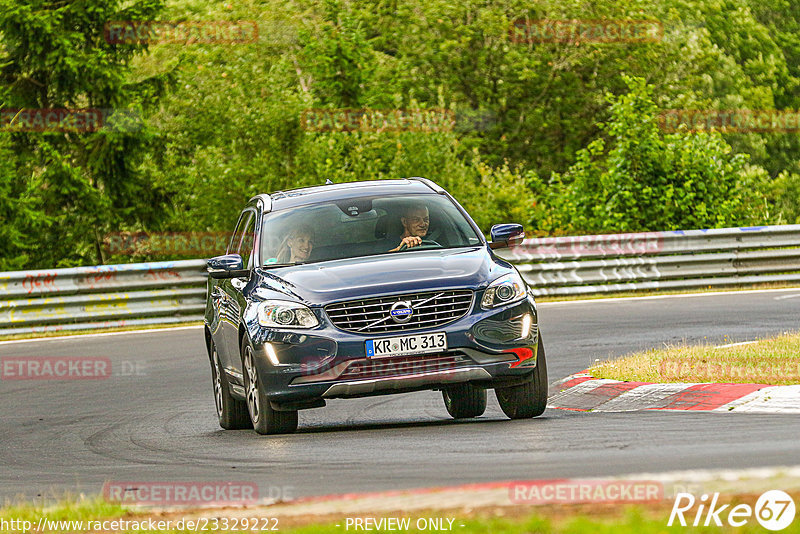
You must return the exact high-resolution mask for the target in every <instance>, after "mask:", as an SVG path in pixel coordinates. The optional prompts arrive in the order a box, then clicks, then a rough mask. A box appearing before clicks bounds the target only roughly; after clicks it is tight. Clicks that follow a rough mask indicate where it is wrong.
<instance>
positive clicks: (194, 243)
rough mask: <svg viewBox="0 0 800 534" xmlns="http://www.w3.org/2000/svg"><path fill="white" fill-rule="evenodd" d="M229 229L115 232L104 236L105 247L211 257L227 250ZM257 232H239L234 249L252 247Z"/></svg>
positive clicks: (108, 250) (114, 250)
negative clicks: (220, 230)
mask: <svg viewBox="0 0 800 534" xmlns="http://www.w3.org/2000/svg"><path fill="white" fill-rule="evenodd" d="M232 235H233V234H231V233H230V232H160V233H159V232H154V233H147V232H115V233H111V234H106V235H105V236H104V238H103V250H104V251H105V252H106V253H108V254H125V255H134V254H138V255H154V254H167V255H175V256H191V257H194V258H197V257H211V256H218V255H220V254H224V253H225V250H226V249H227V247H228V244H229V243H230V242H231V237H232ZM254 238H255V234H253V233H252V232H249V233H247V234H244V235H239V236H237V242H236V243H233V246H234V248H233V250H239V247H240V246H242V247H244V248H245V249H251V248H252V247H253V240H254Z"/></svg>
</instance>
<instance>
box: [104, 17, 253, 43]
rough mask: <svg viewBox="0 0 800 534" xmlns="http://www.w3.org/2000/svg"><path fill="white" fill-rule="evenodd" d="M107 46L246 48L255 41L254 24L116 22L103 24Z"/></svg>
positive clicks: (239, 21)
mask: <svg viewBox="0 0 800 534" xmlns="http://www.w3.org/2000/svg"><path fill="white" fill-rule="evenodd" d="M104 34H105V39H106V42H107V43H109V44H124V45H144V44H184V45H189V44H247V43H255V42H256V41H258V24H257V23H256V21H254V20H238V21H227V20H209V21H193V22H192V21H183V22H176V21H168V20H118V21H110V22H106V24H105V32H104Z"/></svg>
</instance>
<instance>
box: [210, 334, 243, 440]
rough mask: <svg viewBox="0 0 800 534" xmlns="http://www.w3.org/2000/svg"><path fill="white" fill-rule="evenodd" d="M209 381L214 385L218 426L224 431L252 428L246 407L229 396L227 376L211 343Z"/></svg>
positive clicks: (214, 346) (229, 388) (229, 387)
mask: <svg viewBox="0 0 800 534" xmlns="http://www.w3.org/2000/svg"><path fill="white" fill-rule="evenodd" d="M211 380H212V382H213V384H214V404H215V406H216V408H217V418H218V419H219V426H221V427H222V428H224V429H225V430H237V429H240V428H253V425H252V423H251V422H250V417H249V416H248V414H247V405H246V404H245V403H244V402H243V401H240V400H239V399H235V398H234V397H233V396H232V395H231V386H230V383H229V382H228V376H227V375H226V374H225V370H224V369H223V368H222V364H221V363H220V361H219V353H218V352H217V347H216V345H215V344H214V342H213V341H212V342H211Z"/></svg>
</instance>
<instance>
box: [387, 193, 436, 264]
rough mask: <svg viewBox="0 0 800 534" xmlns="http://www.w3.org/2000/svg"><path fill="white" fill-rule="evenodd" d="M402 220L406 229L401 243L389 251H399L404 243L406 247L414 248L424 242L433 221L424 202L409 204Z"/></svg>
mask: <svg viewBox="0 0 800 534" xmlns="http://www.w3.org/2000/svg"><path fill="white" fill-rule="evenodd" d="M400 222H401V223H402V224H403V229H404V231H403V235H402V236H401V238H400V244H399V245H397V246H396V247H395V248H393V249H392V250H390V251H389V252H398V251H400V249H401V248H403V245H405V248H413V247H416V246H419V245H421V244H422V239H423V238H424V237H425V236H426V235H427V234H428V227H429V226H430V223H431V219H430V216H429V214H428V207H427V206H425V205H424V204H412V205H410V206H408V207H407V208H406V210H405V212H404V213H403V215H402V216H401V217H400ZM404 250H405V249H404Z"/></svg>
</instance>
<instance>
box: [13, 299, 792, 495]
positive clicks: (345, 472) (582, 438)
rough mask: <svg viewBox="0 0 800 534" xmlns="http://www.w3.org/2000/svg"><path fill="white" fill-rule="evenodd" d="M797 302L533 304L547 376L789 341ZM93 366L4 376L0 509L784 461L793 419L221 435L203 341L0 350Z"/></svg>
mask: <svg viewBox="0 0 800 534" xmlns="http://www.w3.org/2000/svg"><path fill="white" fill-rule="evenodd" d="M799 317H800V289H797V290H793V291H778V292H758V293H729V294H724V295H707V296H694V297H680V298H652V299H643V300H613V301H612V300H598V301H593V302H579V303H574V302H573V303H549V304H541V305H540V320H541V328H542V333H543V339H544V340H545V343H546V347H547V357H548V358H547V359H548V367H549V372H550V381H551V382H553V381H555V380H557V379H559V378H561V377H564V376H566V375H568V374H570V373H574V372H577V371H580V370H582V369H585V368H586V367H587V366H588V365H589V364H590V363H591V362H593V361H594V359H595V358H601V359H602V358H606V357H608V356H611V355H620V354H624V353H626V352H629V351H633V350H637V349H642V348H648V347H654V346H659V345H661V344H662V343H670V342H679V341H683V340H685V341H688V342H690V343H693V342H700V341H704V340H706V341H709V342H715V343H716V342H720V343H721V342H735V341H746V340H750V339H754V338H756V337H759V336H763V335H769V334H775V333H779V332H784V331H789V330H797V329H798V318H799ZM12 356H40V357H47V356H78V357H84V356H101V357H108V358H110V360H111V361H112V369H113V370H114V374H113V376H111V377H110V378H108V379H105V380H73V381H9V380H2V381H0V406H2V408H0V410H1V413H2V417H1V418H0V499H10V498H14V497H17V496H25V497H27V498H36V497H44V498H50V497H58V496H63V495H64V494H65V493H72V494H76V493H79V492H83V493H97V492H100V490H101V487H102V485H103V483H104V482H106V481H174V480H178V481H202V482H206V481H253V482H257V483H258V484H259V486H260V488H261V495H270V494H271V495H277V494H282V495H284V496H288V497H297V496H304V495H321V494H330V493H342V492H363V491H376V490H389V489H401V488H415V487H426V486H438V485H451V484H461V483H470V482H486V481H496V480H520V479H540V478H559V477H581V476H607V475H619V474H627V473H639V472H656V471H670V470H684V469H697V468H731V467H756V466H780V465H796V464H798V463H800V462H798V459H800V440H798V431H797V429H798V423H800V417H798V416H793V415H752V414H727V413H613V414H611V413H577V412H568V411H561V410H552V409H550V410H548V411H547V412H545V414H544V416H542V417H540V418H537V419H533V420H527V421H509V420H507V419H506V418H505V417H504V416H503V414H502V412H501V411H500V409H499V407H498V405H497V401H496V400H495V398H494V394H493V393H491V392H490V395H489V408H488V410H487V412H486V414H485V415H484V416H483V417H481V418H479V419H477V420H473V421H470V422H455V421H453V420H451V419H450V418H449V416H448V415H447V412H446V411H445V409H444V405H443V403H442V400H441V396H440V394H439V393H435V392H419V393H410V394H403V395H395V396H386V397H373V398H366V399H350V400H334V401H331V402H329V403H328V406H327V407H326V408H321V409H314V410H306V411H302V412H300V428H299V431H298V432H297V433H296V434H293V435H288V436H258V435H257V434H255V433H254V432H253V431H222V430H221V429H220V428H219V427H218V426H217V423H216V419H215V414H214V408H213V400H212V389H211V379H210V371H209V365H208V360H207V358H206V356H205V351H204V346H203V341H202V331H201V329H199V328H190V329H182V330H172V331H161V332H158V331H153V332H146V333H141V332H140V333H133V334H119V335H113V336H91V337H80V336H76V337H72V338H69V339H57V340H43V341H30V342H24V343H2V344H0V358H3V357H12Z"/></svg>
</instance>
